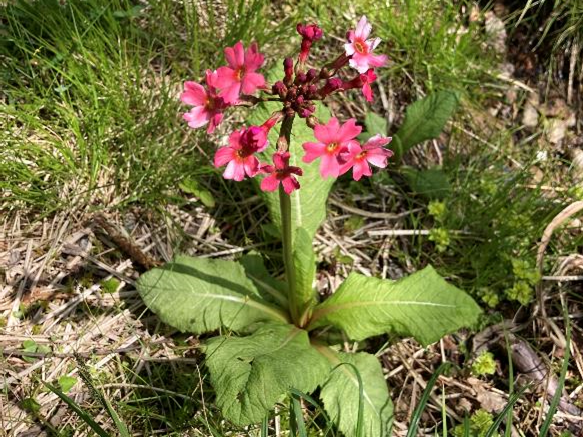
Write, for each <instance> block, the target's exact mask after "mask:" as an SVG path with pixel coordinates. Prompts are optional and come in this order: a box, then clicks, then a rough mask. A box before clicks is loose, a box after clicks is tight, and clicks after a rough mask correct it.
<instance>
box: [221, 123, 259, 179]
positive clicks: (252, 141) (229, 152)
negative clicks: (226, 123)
mask: <svg viewBox="0 0 583 437" xmlns="http://www.w3.org/2000/svg"><path fill="white" fill-rule="evenodd" d="M267 132H268V130H266V129H264V128H263V127H260V126H251V127H249V128H242V129H241V130H238V131H235V132H233V133H232V134H231V135H230V136H229V145H228V146H225V147H221V148H219V150H217V153H215V160H214V161H215V162H214V164H215V167H216V168H219V167H222V166H223V165H226V166H227V168H226V169H225V172H224V173H223V177H224V178H225V179H234V180H236V181H242V180H243V179H245V174H246V175H247V176H249V177H250V178H252V177H254V176H255V175H256V174H257V173H258V172H259V160H258V159H257V157H256V156H255V153H257V152H262V151H264V150H265V149H266V148H267V146H268V141H267Z"/></svg>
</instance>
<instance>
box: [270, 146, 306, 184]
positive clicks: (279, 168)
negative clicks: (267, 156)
mask: <svg viewBox="0 0 583 437" xmlns="http://www.w3.org/2000/svg"><path fill="white" fill-rule="evenodd" d="M289 158H290V154H289V152H275V153H274V154H273V163H274V164H275V167H274V166H272V165H268V164H263V165H262V166H261V170H262V171H263V172H265V173H269V176H266V177H265V178H264V179H263V180H262V181H261V189H262V190H263V191H275V190H277V187H278V186H279V183H280V182H281V184H282V185H283V190H284V191H285V192H286V193H287V194H291V192H292V191H294V190H297V189H299V188H300V183H299V182H298V180H297V179H296V178H295V177H294V176H293V175H298V176H301V175H302V174H303V171H302V169H301V168H299V167H294V166H290V165H289Z"/></svg>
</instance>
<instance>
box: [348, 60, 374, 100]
mask: <svg viewBox="0 0 583 437" xmlns="http://www.w3.org/2000/svg"><path fill="white" fill-rule="evenodd" d="M376 78H377V75H376V74H375V72H374V70H373V69H372V68H371V69H369V70H368V71H367V72H366V73H364V74H359V75H358V76H356V77H355V78H354V79H352V80H350V81H348V82H343V83H342V87H341V88H342V89H343V90H351V89H353V88H362V94H364V97H365V98H366V100H367V101H368V102H371V101H372V88H371V86H370V84H371V83H373V82H374V81H375V80H376Z"/></svg>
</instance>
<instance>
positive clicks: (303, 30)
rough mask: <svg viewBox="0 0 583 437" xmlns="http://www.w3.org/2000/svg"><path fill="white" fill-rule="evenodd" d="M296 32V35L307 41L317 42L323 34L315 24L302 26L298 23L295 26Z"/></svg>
mask: <svg viewBox="0 0 583 437" xmlns="http://www.w3.org/2000/svg"><path fill="white" fill-rule="evenodd" d="M296 30H297V31H298V33H299V34H300V35H301V36H302V37H303V38H304V39H307V40H310V41H317V40H319V39H320V38H322V35H323V32H322V29H321V28H320V27H319V26H318V25H317V24H308V25H305V24H302V23H299V24H298V25H297V26H296Z"/></svg>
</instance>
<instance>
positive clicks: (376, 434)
mask: <svg viewBox="0 0 583 437" xmlns="http://www.w3.org/2000/svg"><path fill="white" fill-rule="evenodd" d="M318 351H319V352H320V353H322V354H323V355H324V356H325V357H326V358H327V359H328V360H329V362H330V364H331V365H332V366H334V370H333V371H332V372H331V373H330V377H329V378H328V381H326V383H325V384H324V386H323V387H322V390H321V392H320V397H321V398H322V401H324V408H325V409H326V411H327V412H328V414H329V415H330V417H331V418H332V420H333V421H334V422H335V423H336V424H337V426H338V428H339V429H340V431H342V432H343V433H344V435H346V436H357V435H358V433H357V429H358V426H360V427H361V428H360V429H361V430H362V434H361V437H384V436H388V435H391V425H392V422H393V403H392V402H391V399H390V397H389V391H388V389H387V383H386V381H385V378H384V377H383V371H382V368H381V365H380V363H379V361H378V360H377V359H376V358H375V357H374V355H370V354H367V353H358V354H346V353H336V352H334V351H332V350H331V349H330V348H327V347H318ZM341 363H348V365H346V364H341ZM353 366H354V367H353ZM355 368H356V369H355ZM356 371H358V376H360V381H362V387H360V385H359V382H360V381H359V378H358V376H357V374H356ZM361 389H362V390H361ZM361 392H362V397H361V396H360V393H361ZM359 404H360V405H361V408H362V418H361V423H360V424H359V423H358V422H359V418H358V411H359Z"/></svg>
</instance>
